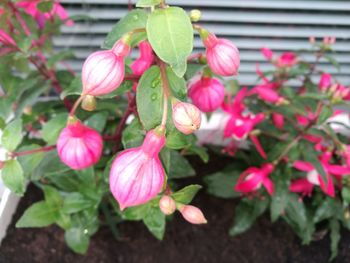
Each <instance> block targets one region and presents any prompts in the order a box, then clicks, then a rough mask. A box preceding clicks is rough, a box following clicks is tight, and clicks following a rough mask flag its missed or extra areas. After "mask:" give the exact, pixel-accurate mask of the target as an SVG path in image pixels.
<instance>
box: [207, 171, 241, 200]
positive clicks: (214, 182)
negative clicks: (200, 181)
mask: <svg viewBox="0 0 350 263" xmlns="http://www.w3.org/2000/svg"><path fill="white" fill-rule="evenodd" d="M239 175H240V171H237V170H233V169H232V170H230V171H221V172H217V173H214V174H212V175H207V176H205V177H204V182H205V184H206V185H207V192H208V193H209V194H211V195H213V196H217V197H222V198H235V197H239V196H240V193H238V192H236V191H235V190H234V187H235V185H236V182H237V179H238V177H239Z"/></svg>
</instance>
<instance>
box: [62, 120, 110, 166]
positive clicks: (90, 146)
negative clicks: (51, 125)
mask: <svg viewBox="0 0 350 263" xmlns="http://www.w3.org/2000/svg"><path fill="white" fill-rule="evenodd" d="M102 147H103V141H102V137H101V135H100V134H99V133H98V132H97V131H95V130H94V129H91V128H89V127H87V126H85V125H83V124H82V123H81V122H80V121H75V122H74V123H71V124H68V125H67V127H66V128H64V129H63V130H62V131H61V133H60V135H59V137H58V140H57V152H58V156H59V157H60V159H61V161H62V162H63V163H65V164H66V165H67V166H69V167H70V168H72V169H74V170H81V169H85V168H87V167H89V166H91V165H94V164H95V163H97V162H98V161H99V160H100V157H101V154H102Z"/></svg>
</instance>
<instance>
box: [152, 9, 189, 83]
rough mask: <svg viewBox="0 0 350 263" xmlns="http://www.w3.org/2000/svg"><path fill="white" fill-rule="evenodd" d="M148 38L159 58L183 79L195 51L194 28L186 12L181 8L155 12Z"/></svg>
mask: <svg viewBox="0 0 350 263" xmlns="http://www.w3.org/2000/svg"><path fill="white" fill-rule="evenodd" d="M147 36H148V41H149V42H150V44H151V46H152V48H153V50H154V51H155V53H156V54H157V55H158V57H160V59H161V60H163V61H164V62H166V63H168V64H169V65H170V66H171V68H172V69H173V71H174V73H175V74H176V75H177V76H178V77H182V76H183V75H184V74H185V72H186V67H187V57H188V56H189V55H190V54H191V52H192V49H193V28H192V24H191V21H190V18H189V17H188V15H187V14H186V12H185V11H184V10H183V9H181V8H179V7H169V8H166V9H157V10H155V11H154V12H152V13H151V14H150V15H149V18H148V20H147Z"/></svg>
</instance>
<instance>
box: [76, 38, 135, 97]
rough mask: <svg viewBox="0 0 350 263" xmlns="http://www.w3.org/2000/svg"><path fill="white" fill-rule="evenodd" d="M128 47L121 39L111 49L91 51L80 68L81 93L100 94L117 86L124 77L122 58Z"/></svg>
mask: <svg viewBox="0 0 350 263" xmlns="http://www.w3.org/2000/svg"><path fill="white" fill-rule="evenodd" d="M129 52H130V47H129V46H128V45H127V44H125V43H124V42H123V41H122V40H120V41H118V42H117V43H116V44H115V46H114V47H113V49H112V50H104V51H97V52H95V53H92V54H91V55H90V56H89V57H88V58H87V59H86V60H85V62H84V65H83V70H82V75H81V77H82V82H83V94H84V95H87V94H88V95H92V96H100V95H104V94H108V93H110V92H112V91H113V90H115V89H116V88H118V87H119V86H120V84H121V83H122V82H123V79H124V74H125V72H124V58H125V57H126V56H127V55H128V54H129Z"/></svg>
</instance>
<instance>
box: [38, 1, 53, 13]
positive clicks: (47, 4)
mask: <svg viewBox="0 0 350 263" xmlns="http://www.w3.org/2000/svg"><path fill="white" fill-rule="evenodd" d="M52 7H53V1H42V2H40V3H38V4H37V8H38V9H39V10H40V11H41V12H42V13H47V12H50V11H51V9H52Z"/></svg>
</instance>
